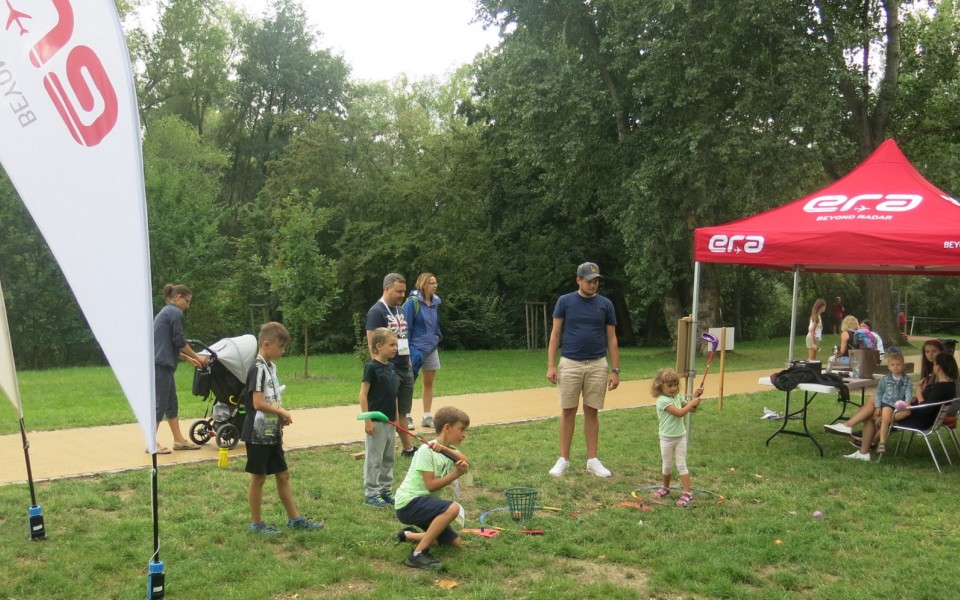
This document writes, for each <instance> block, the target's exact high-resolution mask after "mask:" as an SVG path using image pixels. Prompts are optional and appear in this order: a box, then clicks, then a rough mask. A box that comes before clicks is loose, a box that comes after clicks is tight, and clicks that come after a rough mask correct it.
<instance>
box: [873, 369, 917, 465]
mask: <svg viewBox="0 0 960 600" xmlns="http://www.w3.org/2000/svg"><path fill="white" fill-rule="evenodd" d="M903 362H904V361H903V354H901V353H899V352H894V351H891V352H890V354H889V355H888V357H887V368H888V369H889V370H890V372H889V373H887V374H886V375H884V376H883V379H881V380H880V383H879V384H877V395H876V396H875V397H874V400H873V406H874V416H875V417H876V418H878V419H880V442H879V443H878V444H877V452H878V453H880V454H883V453H884V452H885V451H886V447H887V434H888V433H889V432H890V422H891V421H893V413H894V412H895V410H896V404H897V402H898V401H902V402H906V403H908V404H909V402H910V399H911V398H912V397H913V384H912V383H911V382H910V378H909V377H907V376H906V375H904V374H903Z"/></svg>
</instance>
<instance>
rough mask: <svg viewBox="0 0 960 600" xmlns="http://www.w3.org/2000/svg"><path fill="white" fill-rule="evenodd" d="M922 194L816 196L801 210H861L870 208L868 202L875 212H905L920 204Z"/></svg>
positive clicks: (815, 211)
mask: <svg viewBox="0 0 960 600" xmlns="http://www.w3.org/2000/svg"><path fill="white" fill-rule="evenodd" d="M921 202H923V196H918V195H917V194H859V195H857V196H853V197H848V196H845V195H843V194H836V195H828V196H817V197H816V198H814V199H813V200H810V201H809V202H807V203H806V204H805V205H804V207H803V212H808V213H833V212H841V213H842V212H849V211H855V212H858V213H859V212H863V211H865V210H870V206H869V204H874V203H875V205H874V206H873V209H874V210H876V211H877V212H907V211H909V210H913V209H915V208H916V207H918V206H920V203H921Z"/></svg>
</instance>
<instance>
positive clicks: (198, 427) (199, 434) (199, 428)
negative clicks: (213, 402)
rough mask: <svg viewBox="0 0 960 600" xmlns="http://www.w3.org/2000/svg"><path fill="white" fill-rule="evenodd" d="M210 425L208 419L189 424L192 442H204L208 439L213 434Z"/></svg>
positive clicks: (201, 443)
mask: <svg viewBox="0 0 960 600" xmlns="http://www.w3.org/2000/svg"><path fill="white" fill-rule="evenodd" d="M210 430H211V425H210V422H209V421H204V420H200V421H194V423H193V425H191V426H190V439H191V440H192V441H193V443H194V444H200V445H201V446H202V445H203V444H206V443H207V442H209V441H210V438H211V437H213V434H211V432H210Z"/></svg>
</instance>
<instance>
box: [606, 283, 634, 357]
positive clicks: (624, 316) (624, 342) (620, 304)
mask: <svg viewBox="0 0 960 600" xmlns="http://www.w3.org/2000/svg"><path fill="white" fill-rule="evenodd" d="M611 296H612V298H611V301H612V302H613V310H614V311H615V312H616V314H617V342H618V343H619V344H620V345H621V346H636V345H637V336H636V334H635V333H634V332H633V320H632V319H630V310H629V308H628V307H627V300H626V298H624V297H623V294H622V293H620V292H614V293H613V294H611Z"/></svg>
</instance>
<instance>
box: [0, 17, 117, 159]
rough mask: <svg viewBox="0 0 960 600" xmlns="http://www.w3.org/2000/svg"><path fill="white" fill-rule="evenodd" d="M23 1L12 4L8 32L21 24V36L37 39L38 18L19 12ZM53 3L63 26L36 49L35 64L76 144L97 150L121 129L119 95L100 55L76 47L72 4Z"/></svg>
mask: <svg viewBox="0 0 960 600" xmlns="http://www.w3.org/2000/svg"><path fill="white" fill-rule="evenodd" d="M23 1H25V0H6V5H7V8H8V9H9V11H10V12H9V17H8V19H7V25H6V30H7V31H8V32H9V31H11V27H12V26H13V25H14V24H16V25H17V26H19V31H16V30H14V31H13V33H17V34H18V35H20V36H24V35H27V34H28V33H32V31H33V29H38V25H39V23H38V22H36V21H34V20H33V16H32V15H30V14H28V13H26V12H24V11H22V10H19V9H17V8H15V7H14V6H13V2H17V3H18V4H19V2H23ZM50 2H51V3H52V4H53V8H54V10H55V11H56V13H57V21H56V23H55V24H54V25H53V27H52V28H51V29H50V30H49V31H47V32H46V33H45V34H44V35H43V37H41V38H40V40H39V41H37V43H36V44H34V45H33V47H32V48H30V50H29V55H30V63H31V64H32V65H33V66H34V67H36V68H38V69H40V70H41V71H44V73H45V74H44V76H43V87H44V89H45V90H46V92H47V94H48V95H49V96H50V99H51V100H52V101H53V105H54V106H55V107H56V109H57V112H58V113H60V118H61V119H62V120H63V123H64V125H66V126H67V130H68V131H69V132H70V135H71V136H73V139H74V140H76V141H77V143H78V144H81V145H83V146H96V145H97V144H99V143H100V142H102V141H103V139H104V138H105V137H106V136H107V135H108V134H109V133H110V132H111V131H112V130H113V128H114V126H115V125H116V124H117V115H118V113H119V104H118V102H117V93H116V90H115V89H114V87H113V83H112V82H111V81H110V76H109V75H108V74H107V71H106V69H105V68H104V66H103V63H102V62H101V60H100V57H99V56H97V53H96V52H95V51H94V50H93V49H91V48H90V47H89V46H86V45H83V44H77V43H75V42H76V40H75V39H74V33H75V32H74V16H73V5H72V4H71V2H70V0H50ZM21 8H23V7H22V6H21ZM25 22H29V23H30V24H31V28H32V29H31V30H29V31H28V30H27V28H26V26H25ZM88 37H89V36H88ZM54 59H57V60H56V61H54ZM51 61H54V62H53V63H51ZM58 71H59V72H58Z"/></svg>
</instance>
